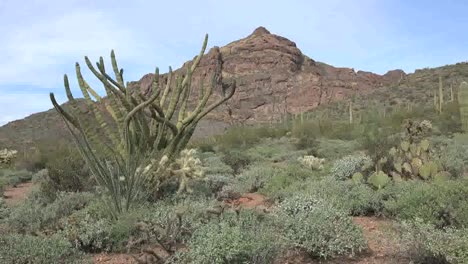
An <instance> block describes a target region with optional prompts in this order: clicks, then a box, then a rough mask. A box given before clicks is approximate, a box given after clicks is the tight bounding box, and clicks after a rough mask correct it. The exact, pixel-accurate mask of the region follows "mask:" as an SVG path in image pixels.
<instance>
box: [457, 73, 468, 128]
mask: <svg viewBox="0 0 468 264" xmlns="http://www.w3.org/2000/svg"><path fill="white" fill-rule="evenodd" d="M458 104H459V107H460V108H459V110H460V119H461V123H462V128H463V131H465V133H468V83H467V82H462V83H461V84H460V90H459V91H458Z"/></svg>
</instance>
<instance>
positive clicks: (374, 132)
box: [359, 120, 401, 161]
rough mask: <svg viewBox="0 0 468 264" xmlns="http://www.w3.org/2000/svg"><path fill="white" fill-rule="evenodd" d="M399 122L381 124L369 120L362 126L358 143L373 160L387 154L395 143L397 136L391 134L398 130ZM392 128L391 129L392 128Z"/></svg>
mask: <svg viewBox="0 0 468 264" xmlns="http://www.w3.org/2000/svg"><path fill="white" fill-rule="evenodd" d="M400 125H401V123H398V125H397V126H396V128H395V126H390V127H389V126H383V125H381V122H378V121H377V122H373V121H372V120H369V121H368V122H367V123H365V124H364V125H363V126H364V128H363V134H362V136H361V137H360V138H359V143H360V144H361V146H362V147H363V148H364V149H365V150H366V151H367V154H368V155H369V156H370V158H371V159H372V160H374V161H378V160H380V159H381V158H383V157H386V156H388V150H389V149H390V148H391V147H393V146H394V145H395V144H396V140H397V138H396V137H395V136H393V135H394V134H395V133H396V132H397V131H400ZM392 128H393V129H392Z"/></svg>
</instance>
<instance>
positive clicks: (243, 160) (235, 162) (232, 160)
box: [222, 149, 251, 174]
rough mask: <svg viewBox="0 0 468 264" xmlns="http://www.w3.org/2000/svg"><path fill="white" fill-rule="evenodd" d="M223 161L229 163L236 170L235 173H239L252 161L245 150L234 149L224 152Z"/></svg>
mask: <svg viewBox="0 0 468 264" xmlns="http://www.w3.org/2000/svg"><path fill="white" fill-rule="evenodd" d="M222 161H223V162H224V163H226V164H227V165H229V166H230V167H231V168H232V169H233V170H234V173H235V174H237V173H239V172H240V170H241V169H243V168H245V167H247V166H248V165H249V164H250V163H251V158H250V157H249V156H248V155H247V154H245V152H244V151H241V150H236V149H233V150H230V151H226V152H224V155H223V157H222Z"/></svg>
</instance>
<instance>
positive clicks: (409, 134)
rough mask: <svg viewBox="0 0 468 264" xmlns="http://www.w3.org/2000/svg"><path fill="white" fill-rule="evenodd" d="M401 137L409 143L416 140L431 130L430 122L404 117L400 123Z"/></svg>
mask: <svg viewBox="0 0 468 264" xmlns="http://www.w3.org/2000/svg"><path fill="white" fill-rule="evenodd" d="M402 128H403V138H404V139H405V140H407V141H409V143H413V142H418V141H420V140H421V139H422V138H424V137H426V136H427V135H428V134H429V133H430V132H431V131H432V123H431V121H429V120H423V121H421V122H417V121H413V120H411V119H406V120H405V121H403V124H402Z"/></svg>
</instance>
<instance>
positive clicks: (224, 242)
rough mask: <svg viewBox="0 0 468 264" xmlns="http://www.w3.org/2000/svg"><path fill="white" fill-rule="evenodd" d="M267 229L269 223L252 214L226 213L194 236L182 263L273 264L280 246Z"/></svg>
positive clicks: (273, 233)
mask: <svg viewBox="0 0 468 264" xmlns="http://www.w3.org/2000/svg"><path fill="white" fill-rule="evenodd" d="M268 228H269V224H268V220H266V219H262V217H261V216H258V215H256V213H254V212H241V213H240V215H238V216H237V215H236V214H234V213H226V214H225V215H224V216H223V218H222V219H221V220H220V221H215V220H213V221H210V222H209V223H208V224H206V225H203V226H201V227H199V228H198V229H197V230H196V231H195V232H194V233H193V235H192V237H191V238H190V240H189V244H188V247H189V249H190V250H189V251H188V252H187V253H186V254H183V255H182V259H183V263H194V264H196V263H199V264H204V263H213V264H231V263H232V264H234V263H253V264H255V263H257V264H267V263H272V262H273V259H274V258H275V256H276V254H278V253H279V252H280V247H281V243H279V240H278V238H277V237H276V236H277V234H275V232H272V230H271V229H268Z"/></svg>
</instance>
